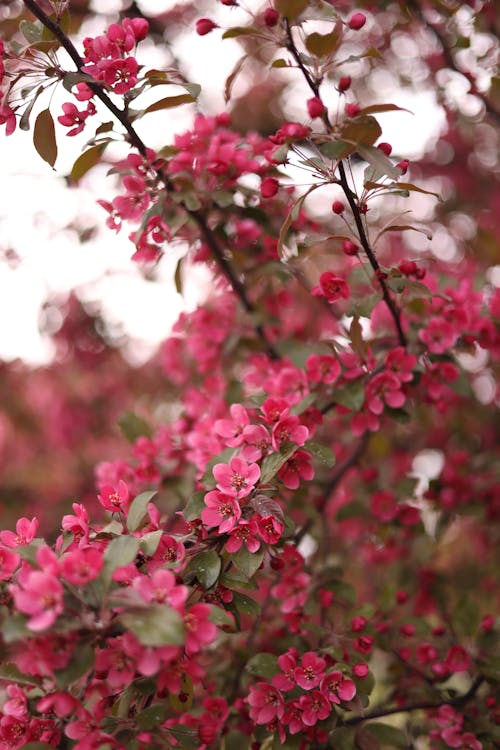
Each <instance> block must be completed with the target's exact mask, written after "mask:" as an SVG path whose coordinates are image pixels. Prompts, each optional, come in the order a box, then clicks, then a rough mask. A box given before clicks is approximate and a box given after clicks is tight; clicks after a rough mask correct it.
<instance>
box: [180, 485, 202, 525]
mask: <svg viewBox="0 0 500 750" xmlns="http://www.w3.org/2000/svg"><path fill="white" fill-rule="evenodd" d="M205 494H206V493H205V492H195V493H194V495H192V496H191V498H190V499H189V500H188V503H187V505H186V507H185V508H184V510H183V511H182V515H183V516H184V518H185V520H186V521H188V522H189V521H194V520H195V519H196V518H199V517H200V516H201V512H202V510H203V508H205V507H206V506H205V501H204V500H203V498H204V497H205Z"/></svg>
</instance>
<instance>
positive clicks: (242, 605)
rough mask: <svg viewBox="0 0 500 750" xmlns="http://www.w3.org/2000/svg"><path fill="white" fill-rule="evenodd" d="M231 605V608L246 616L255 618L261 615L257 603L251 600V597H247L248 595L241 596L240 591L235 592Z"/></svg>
mask: <svg viewBox="0 0 500 750" xmlns="http://www.w3.org/2000/svg"><path fill="white" fill-rule="evenodd" d="M231 605H232V607H231V608H233V607H234V609H236V610H237V611H238V612H241V613H242V614H244V615H252V616H253V617H258V616H259V614H260V607H259V605H258V604H257V602H256V601H254V600H253V599H250V597H249V596H246V594H240V592H239V591H233V600H232V602H231Z"/></svg>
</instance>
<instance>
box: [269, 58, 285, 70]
mask: <svg viewBox="0 0 500 750" xmlns="http://www.w3.org/2000/svg"><path fill="white" fill-rule="evenodd" d="M271 68H288V63H287V61H286V60H283V58H282V57H280V58H278V60H273V62H272V63H271Z"/></svg>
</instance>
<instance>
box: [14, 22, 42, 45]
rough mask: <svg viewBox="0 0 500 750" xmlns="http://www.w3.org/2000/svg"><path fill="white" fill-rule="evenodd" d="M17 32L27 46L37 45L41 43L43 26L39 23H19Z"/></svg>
mask: <svg viewBox="0 0 500 750" xmlns="http://www.w3.org/2000/svg"><path fill="white" fill-rule="evenodd" d="M19 31H20V32H21V34H22V35H23V37H24V38H25V39H26V41H27V42H29V44H37V43H38V42H41V41H42V33H43V26H42V24H41V23H39V22H35V23H31V22H30V21H24V20H23V21H21V23H20V24H19Z"/></svg>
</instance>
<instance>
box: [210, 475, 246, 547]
mask: <svg viewBox="0 0 500 750" xmlns="http://www.w3.org/2000/svg"><path fill="white" fill-rule="evenodd" d="M222 465H223V464H222ZM204 502H205V505H206V506H207V507H206V508H204V509H203V510H202V512H201V520H202V521H203V523H204V524H206V525H207V526H218V527H219V533H220V534H226V533H227V532H228V531H232V530H233V529H234V528H235V526H236V525H237V524H238V520H239V519H240V518H241V508H240V506H239V504H238V501H237V500H236V498H235V497H234V496H233V495H226V494H225V493H224V492H219V491H218V490H213V491H212V492H207V494H206V495H205V497H204Z"/></svg>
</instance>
